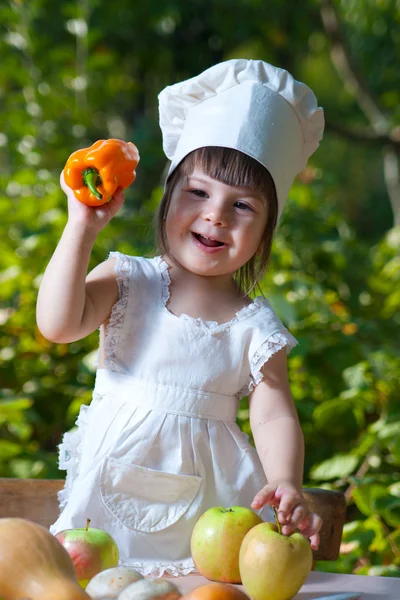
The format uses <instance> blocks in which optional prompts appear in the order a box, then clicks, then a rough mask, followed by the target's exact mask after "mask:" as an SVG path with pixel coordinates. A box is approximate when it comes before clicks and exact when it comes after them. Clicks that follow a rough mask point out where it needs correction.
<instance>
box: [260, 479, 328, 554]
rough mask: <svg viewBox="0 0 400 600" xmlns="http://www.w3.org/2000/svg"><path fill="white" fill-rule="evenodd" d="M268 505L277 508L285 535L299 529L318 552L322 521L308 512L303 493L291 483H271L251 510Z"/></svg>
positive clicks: (262, 491)
mask: <svg viewBox="0 0 400 600" xmlns="http://www.w3.org/2000/svg"><path fill="white" fill-rule="evenodd" d="M266 504H269V505H270V506H274V507H275V508H276V511H277V513H278V520H279V523H280V525H281V533H282V534H283V535H290V534H291V533H292V532H293V531H294V530H295V529H298V530H299V531H300V532H301V533H302V534H303V535H304V536H305V537H307V538H309V540H310V544H311V548H312V549H313V550H317V548H318V546H319V533H318V532H319V530H320V529H321V526H322V519H321V517H319V516H318V515H317V514H315V513H312V512H310V511H309V510H308V507H307V502H306V500H305V498H304V496H303V494H302V493H301V491H299V490H298V489H297V488H296V487H295V486H294V485H293V484H292V483H291V482H289V481H281V482H277V483H269V484H267V485H266V486H264V487H263V489H262V490H261V491H260V492H258V494H256V496H255V497H254V499H253V502H252V503H251V508H253V509H255V510H259V509H260V508H262V507H263V506H265V505H266Z"/></svg>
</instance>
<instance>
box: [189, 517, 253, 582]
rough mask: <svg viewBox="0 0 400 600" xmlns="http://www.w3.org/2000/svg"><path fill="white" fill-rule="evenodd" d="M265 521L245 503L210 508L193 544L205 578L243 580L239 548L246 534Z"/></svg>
mask: <svg viewBox="0 0 400 600" xmlns="http://www.w3.org/2000/svg"><path fill="white" fill-rule="evenodd" d="M259 523H262V519H261V517H259V516H258V515H256V514H255V513H254V512H253V511H252V510H251V509H250V508H245V507H243V506H232V507H231V508H223V507H222V506H218V507H214V508H210V509H209V510H206V512H205V513H204V514H203V515H202V516H201V517H200V519H199V520H198V521H197V523H196V525H195V526H194V528H193V532H192V537H191V542H190V547H191V553H192V558H193V561H194V564H195V566H196V569H197V570H198V571H199V573H200V574H201V575H203V577H206V578H207V579H211V580H212V581H220V582H223V583H241V579H240V572H239V550H240V545H241V543H242V540H243V538H244V536H245V535H246V533H247V532H248V531H249V530H250V529H252V527H254V526H255V525H258V524H259Z"/></svg>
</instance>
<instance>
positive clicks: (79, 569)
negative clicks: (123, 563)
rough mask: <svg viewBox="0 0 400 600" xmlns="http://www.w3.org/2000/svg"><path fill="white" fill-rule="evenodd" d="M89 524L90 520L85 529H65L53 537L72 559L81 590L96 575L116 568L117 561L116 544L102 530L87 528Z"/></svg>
mask: <svg viewBox="0 0 400 600" xmlns="http://www.w3.org/2000/svg"><path fill="white" fill-rule="evenodd" d="M89 523H90V519H88V520H87V523H86V527H83V528H78V529H65V530H64V531H60V532H59V533H57V534H56V536H55V537H56V538H57V539H58V541H59V542H60V543H61V544H62V545H63V546H64V548H65V549H66V550H67V552H68V554H69V555H70V557H71V558H72V562H73V563H74V566H75V571H76V576H77V578H78V582H79V585H80V586H81V587H83V588H85V587H86V586H87V584H88V583H89V581H90V579H91V578H92V577H94V576H95V575H97V573H100V572H101V571H104V570H105V569H110V568H111V567H116V566H118V559H119V556H118V548H117V544H116V543H115V541H114V540H113V538H112V537H111V535H110V534H109V533H107V532H106V531H104V530H103V529H96V528H95V527H92V528H89Z"/></svg>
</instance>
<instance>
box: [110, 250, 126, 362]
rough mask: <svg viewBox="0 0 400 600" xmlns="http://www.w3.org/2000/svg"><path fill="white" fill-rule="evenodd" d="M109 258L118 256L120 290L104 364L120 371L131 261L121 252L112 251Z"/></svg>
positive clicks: (116, 266) (113, 312)
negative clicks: (120, 343) (117, 360)
mask: <svg viewBox="0 0 400 600" xmlns="http://www.w3.org/2000/svg"><path fill="white" fill-rule="evenodd" d="M109 258H116V259H117V260H116V262H115V267H114V270H115V273H116V274H117V283H118V290H119V299H118V300H117V302H116V303H115V304H114V306H113V307H112V310H111V315H110V320H109V323H108V326H107V331H106V335H105V340H104V354H105V358H104V366H105V367H106V368H107V369H110V370H111V371H118V365H117V362H116V353H117V348H118V343H119V338H120V333H121V328H122V326H123V324H124V320H125V313H126V307H127V306H128V300H129V275H130V267H131V263H130V260H129V257H128V256H125V254H121V253H120V252H110V255H109Z"/></svg>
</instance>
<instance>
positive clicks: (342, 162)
mask: <svg viewBox="0 0 400 600" xmlns="http://www.w3.org/2000/svg"><path fill="white" fill-rule="evenodd" d="M335 6H336V8H337V11H338V14H339V17H340V19H341V24H342V28H343V33H344V35H345V38H346V41H347V44H348V47H349V51H350V53H351V56H352V58H353V60H354V63H355V64H356V65H357V68H358V70H359V72H360V73H361V74H362V76H363V78H364V79H365V81H366V84H367V85H368V86H369V89H370V92H371V94H372V95H373V96H374V98H375V99H376V101H377V102H378V103H379V105H380V106H381V107H382V109H383V110H384V111H385V114H387V116H388V118H389V120H390V123H391V126H392V127H393V128H395V127H399V125H400V108H399V107H400V101H399V100H400V81H399V79H400V75H399V69H398V67H397V65H398V57H399V48H400V37H399V31H400V30H399V27H398V25H399V21H400V14H399V4H398V2H395V0H385V1H380V2H376V1H375V0H362V1H360V2H348V1H345V0H336V2H335ZM319 10H320V3H319V2H316V1H315V0H307V1H306V2H303V3H297V4H296V3H282V2H279V1H278V0H271V1H270V2H268V3H265V2H262V1H261V0H238V1H237V2H235V3H232V2H228V0H215V1H214V2H213V3H211V4H210V3H209V4H208V5H207V8H205V5H204V3H201V2H200V1H199V0H187V1H186V2H181V1H179V0H150V1H148V2H146V3H132V2H130V1H128V0H119V2H118V4H115V3H111V4H110V3H101V2H100V1H99V0H91V2H84V1H83V0H78V1H75V0H74V1H72V0H60V2H58V3H54V2H51V1H50V0H30V2H22V1H21V0H9V1H6V2H3V3H2V4H1V6H0V54H1V57H2V60H1V62H0V232H1V235H0V381H1V392H0V431H1V439H0V475H1V476H6V477H50V478H53V477H60V476H63V473H60V471H58V469H57V456H56V450H57V445H58V444H59V443H60V440H61V436H62V433H63V432H64V431H65V430H68V429H70V428H72V427H73V426H74V423H75V420H76V417H77V414H78V412H79V408H80V406H81V404H88V403H89V402H90V400H91V390H92V388H93V383H94V375H95V358H96V353H97V345H98V334H97V332H95V333H93V334H92V335H91V336H89V337H88V338H85V339H83V340H80V341H78V342H75V343H72V344H69V345H62V344H61V345H57V344H51V343H49V342H48V341H47V340H45V339H44V338H43V336H42V335H41V334H40V333H39V331H38V330H37V328H36V325H35V303H36V296H37V290H38V286H39V283H40V278H41V275H42V273H43V271H44V269H45V267H46V264H47V262H48V260H49V258H50V256H51V254H52V252H53V251H54V248H55V246H56V244H57V241H58V239H59V237H60V235H61V232H62V230H63V227H64V225H65V223H66V219H67V212H66V200H65V198H64V196H63V193H62V192H61V190H60V187H59V175H60V172H61V170H62V168H63V165H64V164H65V161H66V159H67V158H68V156H69V154H71V152H73V151H74V150H76V149H77V148H80V147H85V146H89V145H90V144H92V143H93V142H94V141H95V140H96V139H101V138H107V137H120V138H123V139H126V140H132V141H134V142H135V143H136V144H137V145H138V147H139V150H140V154H141V162H140V164H139V167H138V175H137V179H136V181H135V184H134V185H133V186H132V188H131V189H129V190H128V191H127V193H126V203H125V205H124V208H123V210H121V211H120V213H118V215H117V217H116V218H115V219H114V220H113V221H112V222H111V223H110V225H109V226H108V227H107V229H106V231H104V232H102V233H101V235H100V236H99V238H98V240H97V243H96V246H95V248H94V250H93V254H92V259H91V264H90V267H91V268H92V267H93V266H94V265H96V264H97V263H99V262H100V261H102V260H104V259H105V258H106V257H107V255H108V253H109V252H110V251H111V250H119V251H121V252H127V253H131V254H144V255H150V254H151V253H152V252H153V246H154V238H153V233H152V220H153V216H154V212H155V210H156V207H157V205H158V203H159V200H160V198H161V195H162V189H163V184H162V174H163V172H164V171H165V166H166V164H165V163H166V160H165V157H164V155H163V152H162V146H161V134H160V131H159V127H158V112H157V94H158V93H159V92H160V91H161V89H162V88H163V87H164V86H165V85H169V84H172V83H174V82H175V81H179V80H182V79H184V78H186V77H191V76H193V75H195V74H197V73H199V72H200V71H201V70H203V69H205V68H207V67H209V66H210V65H212V64H214V63H216V62H219V61H221V60H224V59H228V58H233V57H244V58H261V59H264V60H267V61H270V62H272V63H275V64H277V65H279V66H281V67H283V68H286V69H288V70H289V71H290V72H292V73H293V75H294V76H295V78H296V79H299V80H302V81H305V82H306V83H308V84H309V85H310V86H311V87H312V88H313V90H314V91H315V93H316V95H317V97H318V101H319V104H320V105H322V106H323V107H324V109H325V114H326V117H327V122H336V123H342V124H343V126H349V127H353V126H364V125H365V116H364V114H363V112H362V111H361V110H360V107H359V106H358V105H357V101H356V100H355V98H354V97H353V95H352V93H351V90H350V89H348V88H347V86H345V85H343V84H342V82H341V81H340V79H339V77H338V75H337V73H336V70H335V69H334V67H333V66H332V63H331V60H330V55H329V52H330V41H329V40H328V39H327V36H326V34H325V32H324V29H323V27H322V23H321V18H320V13H319ZM382 150H383V149H382V148H379V147H377V146H371V145H365V146H364V145H363V144H361V143H359V144H356V143H355V142H352V141H349V140H348V139H345V138H343V137H341V136H340V135H338V134H337V132H335V131H330V130H329V128H328V129H327V131H326V134H325V138H324V141H323V143H322V144H321V147H320V148H319V150H318V152H317V153H316V154H315V155H314V156H313V157H312V160H311V161H310V164H309V165H308V167H307V169H305V171H303V172H302V173H301V174H300V175H299V177H298V178H297V180H296V182H295V185H294V186H293V188H292V190H291V193H290V197H289V199H288V201H287V208H286V210H285V212H284V215H283V217H282V219H281V221H280V223H279V227H278V229H277V232H276V236H275V241H274V247H273V253H272V257H271V262H270V267H269V270H268V273H267V274H266V276H265V279H264V281H263V282H262V289H263V292H264V293H265V295H266V296H267V297H268V298H269V299H270V301H271V303H272V304H273V306H274V307H275V309H276V311H277V312H278V314H279V315H280V317H281V319H282V320H283V321H284V323H285V324H286V325H287V327H288V328H289V329H290V331H291V333H292V334H293V335H294V336H295V337H296V338H297V339H298V341H299V344H298V346H296V347H295V348H294V349H293V350H292V352H291V354H290V356H289V376H290V381H291V387H292V393H293V397H294V399H295V402H296V406H297V410H298V413H299V415H300V419H301V423H302V427H303V430H304V435H305V441H306V464H305V483H306V484H310V485H313V486H315V485H318V486H321V487H327V488H331V489H340V490H342V491H345V492H346V497H347V500H348V512H347V520H348V522H347V524H346V526H345V531H344V534H343V544H342V552H341V556H340V558H339V559H338V561H335V562H334V563H321V564H319V565H318V568H320V569H323V570H334V571H339V572H348V573H349V572H354V573H361V574H374V575H386V576H399V575H400V558H399V545H400V522H399V521H400V487H399V486H400V484H399V480H400V476H399V473H400V435H399V433H400V431H399V423H400V419H399V416H400V408H399V402H398V399H399V397H400V376H399V375H400V346H399V341H398V338H399V336H398V330H399V325H400V230H399V228H394V227H393V215H392V212H391V207H390V203H389V199H388V193H387V190H386V188H385V184H384V177H383V165H382ZM248 417H249V412H248V403H247V399H246V398H244V399H242V401H241V405H240V411H239V415H238V422H239V424H240V426H241V427H242V429H243V431H245V432H246V433H247V434H248V435H249V436H250V439H251V430H250V424H249V419H248Z"/></svg>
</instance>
